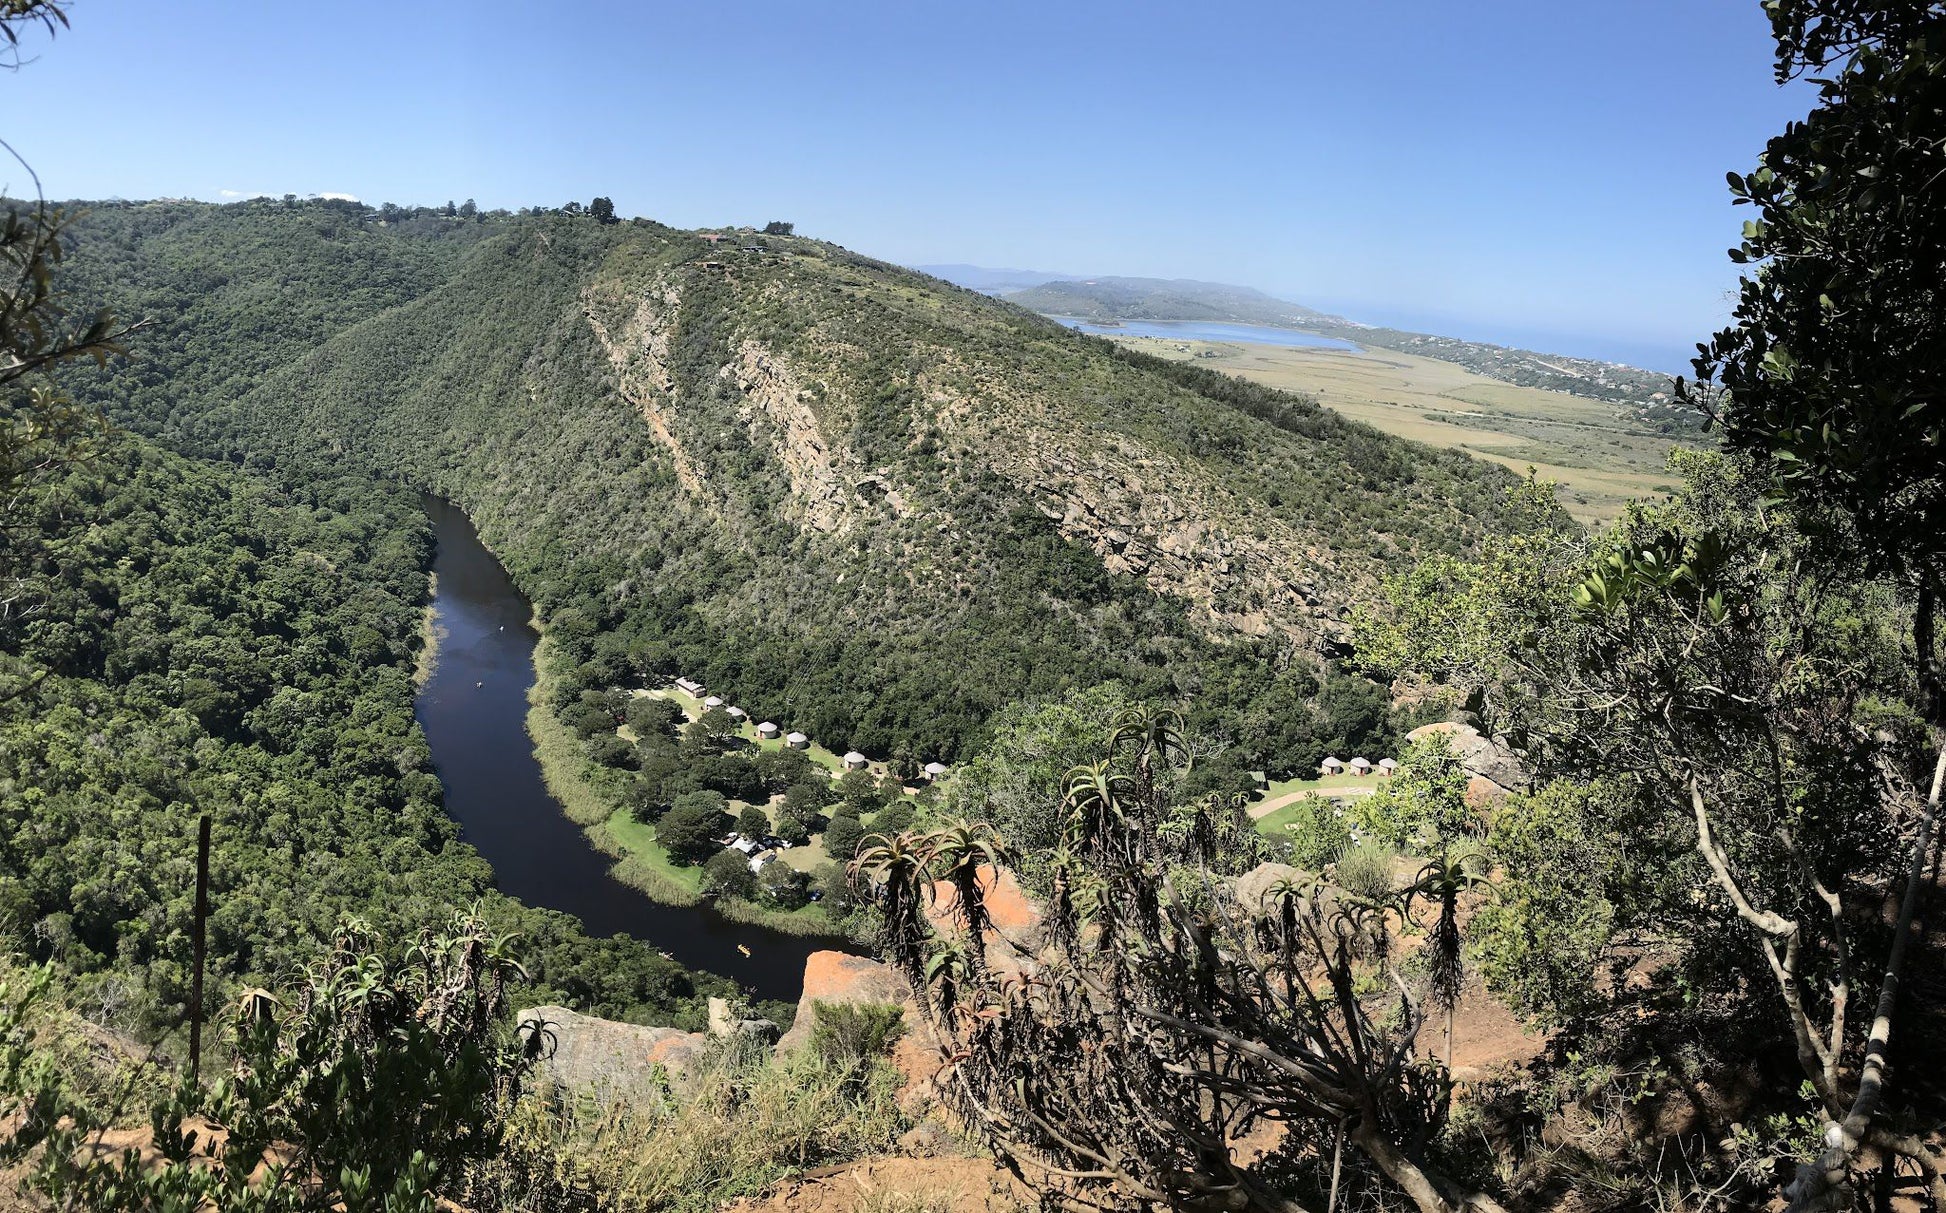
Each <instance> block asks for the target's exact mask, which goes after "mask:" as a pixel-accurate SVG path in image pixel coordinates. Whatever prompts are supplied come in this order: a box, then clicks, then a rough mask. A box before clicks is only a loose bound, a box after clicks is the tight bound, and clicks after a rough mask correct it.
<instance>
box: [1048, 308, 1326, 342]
mask: <svg viewBox="0 0 1946 1213" xmlns="http://www.w3.org/2000/svg"><path fill="white" fill-rule="evenodd" d="M1048 319H1050V320H1058V321H1060V322H1061V323H1062V324H1065V325H1067V326H1068V327H1069V328H1071V329H1076V330H1079V331H1080V332H1083V333H1094V334H1096V335H1097V336H1102V337H1166V338H1171V339H1173V340H1176V341H1234V342H1238V343H1241V344H1243V345H1292V346H1305V347H1308V348H1312V349H1325V350H1355V349H1357V348H1358V347H1357V346H1356V345H1353V344H1352V343H1351V342H1349V341H1340V340H1338V339H1337V338H1336V337H1320V336H1319V335H1318V334H1316V333H1306V332H1300V331H1299V330H1297V329H1281V328H1272V327H1271V326H1269V325H1266V324H1216V323H1212V322H1209V321H1204V320H1118V321H1115V322H1114V323H1112V324H1102V323H1099V322H1097V321H1093V320H1083V319H1081V318H1080V317H1079V316H1050V317H1048Z"/></svg>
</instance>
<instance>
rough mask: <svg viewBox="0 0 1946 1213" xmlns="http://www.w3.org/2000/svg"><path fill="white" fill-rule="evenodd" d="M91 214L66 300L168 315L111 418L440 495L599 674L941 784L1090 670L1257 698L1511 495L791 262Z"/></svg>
mask: <svg viewBox="0 0 1946 1213" xmlns="http://www.w3.org/2000/svg"><path fill="white" fill-rule="evenodd" d="M88 205H89V206H90V207H91V209H92V212H93V213H92V216H91V217H90V218H89V219H88V220H87V221H86V222H85V223H84V224H82V225H81V226H80V227H79V228H78V229H77V232H78V236H79V240H80V242H81V247H83V248H85V250H86V255H85V256H77V257H75V258H74V259H73V260H72V261H71V262H70V270H71V272H72V274H73V275H74V276H73V278H72V279H71V283H72V285H73V287H74V289H76V290H77V292H78V293H79V294H80V295H81V296H82V297H84V298H88V299H90V300H92V299H94V298H99V299H100V300H101V301H102V302H105V303H108V304H111V305H112V306H114V307H115V308H116V309H117V310H118V311H120V312H121V313H123V314H125V315H155V316H157V317H160V318H161V319H162V322H163V323H162V327H161V328H160V329H159V330H158V331H155V332H151V333H148V334H144V336H143V339H142V342H141V355H142V356H141V357H140V359H139V360H137V361H136V362H134V363H132V364H131V365H129V366H127V367H126V368H123V369H120V370H117V371H115V372H114V373H113V374H111V376H109V377H108V378H107V379H106V381H105V382H106V388H105V399H106V401H107V403H108V405H109V407H110V409H111V411H112V412H113V414H114V415H115V416H116V417H117V418H118V419H120V420H121V421H123V422H124V423H126V424H128V425H129V426H131V427H132V428H135V429H137V430H141V431H144V432H148V433H151V434H155V435H158V436H160V437H162V438H163V439H165V440H166V441H168V442H170V443H172V444H174V445H176V446H178V447H181V448H183V449H187V450H191V451H197V452H202V453H207V454H216V455H220V456H224V457H228V458H232V459H235V460H239V461H243V462H245V463H247V464H250V465H253V466H257V467H260V468H264V469H270V468H275V467H282V468H283V469H284V470H285V471H286V472H289V473H291V474H292V475H293V476H294V477H297V478H301V475H302V473H303V469H304V468H306V467H308V466H312V465H316V464H318V463H319V461H321V460H322V461H349V462H350V463H351V464H353V465H356V466H359V467H363V468H369V469H372V470H375V471H378V472H380V473H382V474H385V475H388V476H394V477H397V478H400V479H403V480H406V481H409V482H411V483H414V484H418V485H424V486H427V487H431V488H433V489H436V490H437V491H439V492H441V493H444V494H447V495H450V496H451V497H453V498H454V499H455V500H457V501H459V502H460V503H461V504H463V505H464V506H465V507H466V508H467V509H468V510H469V511H470V512H471V513H472V514H473V515H474V517H475V518H476V520H477V521H478V522H479V523H480V526H481V530H482V534H483V536H484V537H485V538H486V540H487V541H488V542H489V543H490V544H491V545H492V546H493V547H494V548H495V549H496V550H497V551H498V552H499V553H500V554H501V555H502V557H503V558H504V559H505V561H506V562H507V564H508V566H509V568H510V569H511V570H512V571H513V573H514V575H515V577H516V578H517V579H518V581H519V582H520V584H521V585H522V586H523V587H524V588H525V589H526V590H527V591H528V592H529V593H530V595H531V596H532V597H533V598H534V599H535V600H536V603H537V605H538V606H539V608H540V609H541V611H542V613H543V615H544V617H545V618H546V619H547V620H548V622H549V624H550V626H551V628H552V632H553V635H554V636H555V638H556V639H557V641H559V643H560V644H561V645H562V647H563V648H564V649H565V650H566V651H567V652H568V653H570V654H571V655H572V656H573V657H574V658H576V660H577V661H579V662H580V663H581V664H582V671H581V673H582V677H583V679H584V680H585V681H586V682H588V683H589V684H590V685H602V684H606V683H612V682H615V681H622V680H625V679H627V678H630V677H637V676H642V675H645V674H651V673H656V672H660V673H665V674H666V673H669V672H674V671H682V672H687V673H689V674H692V675H695V676H698V677H702V678H704V679H706V680H708V681H709V682H710V683H711V684H712V685H713V686H718V687H721V688H724V689H726V690H728V691H731V692H733V693H735V694H736V695H737V696H738V697H739V699H740V700H741V701H742V702H743V704H744V705H745V706H746V707H748V708H749V709H750V710H751V711H752V712H757V713H762V714H766V715H773V716H777V717H778V718H779V719H789V720H791V721H792V722H793V723H795V724H797V725H798V727H802V728H805V729H806V731H809V732H812V733H813V734H814V735H815V736H817V737H818V738H819V739H820V740H823V741H825V742H827V743H828V744H831V745H834V746H837V747H839V748H843V747H845V746H856V747H858V748H860V749H864V750H866V751H868V752H874V753H891V752H894V751H898V750H904V751H906V752H910V753H914V754H919V755H923V756H928V757H930V756H937V757H942V758H947V759H951V758H952V757H954V756H955V755H956V754H958V753H960V752H962V751H963V750H964V748H965V747H966V745H967V743H968V742H969V740H970V739H971V738H973V737H974V736H975V735H976V734H977V730H978V728H979V727H980V724H981V722H982V721H983V720H984V719H985V718H986V716H987V715H988V714H989V713H990V712H991V711H992V710H993V709H995V708H997V707H998V706H1000V705H1002V704H1005V703H1007V702H1010V701H1012V700H1014V699H1017V698H1019V697H1021V696H1023V695H1028V694H1033V693H1046V692H1051V691H1055V690H1058V689H1061V688H1064V687H1067V686H1070V685H1075V684H1081V683H1090V682H1096V681H1100V680H1103V679H1107V678H1121V679H1124V680H1126V681H1128V682H1129V683H1130V684H1131V685H1132V687H1134V688H1135V689H1136V690H1137V691H1154V692H1160V693H1165V694H1168V695H1171V696H1174V695H1178V694H1183V693H1190V692H1201V693H1203V696H1204V699H1205V701H1206V702H1212V703H1217V704H1219V705H1220V704H1222V703H1224V702H1230V703H1234V704H1244V703H1248V702H1252V701H1255V700H1258V699H1261V698H1262V692H1263V691H1264V690H1265V688H1266V686H1267V684H1268V682H1269V680H1270V678H1271V677H1272V673H1271V672H1272V670H1274V669H1276V668H1283V667H1284V666H1285V665H1287V664H1288V661H1289V659H1290V658H1291V656H1292V655H1293V654H1296V655H1299V656H1302V655H1304V654H1308V653H1311V652H1313V651H1315V650H1318V649H1319V648H1325V647H1329V646H1330V645H1331V644H1332V643H1333V638H1334V636H1335V634H1336V629H1337V623H1336V616H1337V615H1338V614H1339V613H1340V612H1341V611H1342V609H1343V607H1344V606H1345V605H1346V604H1347V603H1348V602H1349V601H1351V600H1353V599H1354V598H1356V597H1357V596H1358V595H1360V594H1361V593H1362V592H1364V591H1365V590H1366V589H1367V587H1370V586H1372V585H1373V584H1374V583H1375V582H1376V580H1377V578H1378V577H1379V575H1380V574H1381V573H1383V572H1385V571H1387V570H1396V569H1400V568H1404V567H1407V566H1408V565H1410V564H1411V563H1412V562H1413V561H1414V560H1415V559H1417V558H1420V557H1422V556H1424V555H1426V554H1428V553H1431V552H1435V551H1449V552H1461V551H1466V550H1469V549H1470V548H1471V547H1472V546H1473V545H1474V544H1475V542H1476V541H1477V539H1478V538H1479V536H1480V534H1481V533H1482V530H1483V529H1484V528H1490V527H1492V526H1493V525H1494V519H1495V518H1496V514H1497V511H1498V510H1499V509H1500V508H1501V505H1502V501H1503V493H1502V490H1503V488H1504V486H1505V485H1506V483H1507V481H1508V474H1507V473H1505V472H1503V471H1501V470H1500V469H1497V468H1494V467H1491V466H1488V465H1484V464H1481V463H1476V462H1473V461H1471V460H1469V459H1467V458H1465V457H1463V456H1460V455H1458V454H1454V453H1448V452H1437V451H1433V450H1431V449H1428V448H1425V447H1422V446H1418V445H1415V444H1412V443H1408V442H1404V441H1401V440H1398V439H1394V438H1391V437H1387V436H1385V435H1382V434H1380V433H1378V432H1377V431H1375V430H1372V429H1369V428H1367V427H1364V426H1360V425H1356V424H1352V423H1348V422H1346V421H1344V420H1342V419H1341V418H1339V417H1337V416H1336V415H1335V414H1332V413H1329V412H1327V411H1324V410H1321V409H1320V408H1318V407H1317V406H1316V405H1315V404H1313V403H1311V402H1309V401H1307V400H1304V399H1300V398H1297V397H1293V396H1290V395H1286V394H1282V393H1278V392H1274V391H1271V390H1268V389H1264V388H1261V387H1257V386H1253V385H1248V384H1244V383H1241V382H1239V381H1235V380H1231V379H1228V378H1224V377H1221V376H1216V375H1212V374H1209V373H1207V372H1203V371H1200V370H1198V369H1195V368H1190V367H1185V366H1179V365H1172V364H1168V363H1164V362H1161V361H1159V360H1154V359H1149V358H1146V357H1143V356H1140V355H1135V354H1130V353H1128V352H1125V351H1122V350H1119V349H1117V348H1116V347H1114V346H1113V345H1112V344H1110V343H1108V342H1105V341H1100V340H1095V339H1090V338H1085V337H1081V336H1078V335H1075V334H1072V333H1069V332H1067V331H1066V330H1064V329H1062V328H1061V327H1060V326H1058V325H1056V324H1054V323H1053V322H1051V321H1047V320H1044V319H1042V318H1040V317H1037V316H1033V315H1031V314H1029V313H1026V312H1024V311H1022V310H1020V309H1018V308H1015V307H1013V306H1011V305H1008V304H1005V303H1001V302H997V301H994V300H991V299H988V298H985V297H983V296H980V295H977V294H975V293H973V292H969V291H963V290H959V289H957V288H953V287H949V286H947V285H945V284H943V283H940V282H938V281H937V280H934V279H931V278H927V277H925V276H923V275H920V274H915V273H912V272H910V271H906V270H901V269H898V268H896V267H893V266H889V265H886V264H883V263H880V262H876V261H872V260H869V259H867V258H864V257H860V256H858V255H855V254H853V253H850V252H847V251H845V250H843V249H840V248H837V247H835V246H832V245H829V244H825V243H821V242H818V241H814V240H808V239H801V238H791V237H775V236H756V235H751V234H748V233H738V234H734V235H732V237H731V238H730V239H729V240H727V241H724V242H722V243H718V244H713V243H710V242H708V241H706V240H705V239H704V238H703V236H702V235H700V234H698V233H691V232H682V231H676V230H672V229H669V228H665V227H661V226H658V225H655V224H652V223H648V222H646V221H642V220H635V221H631V222H624V223H618V224H603V223H599V222H597V221H596V220H594V219H592V218H589V217H585V216H571V215H563V214H546V215H532V216H525V215H523V216H491V217H489V216H474V217H471V218H462V217H452V218H447V217H443V216H437V215H434V216H427V215H424V214H421V215H419V216H418V217H406V216H403V215H400V216H398V217H396V220H395V221H393V222H387V221H386V216H385V215H384V214H383V213H381V212H379V211H374V210H371V209H370V208H365V207H360V206H358V205H356V204H351V203H333V202H306V203H297V204H295V205H286V204H284V203H280V202H273V201H259V202H251V203H245V204H238V205H232V206H224V207H216V206H208V205H202V204H193V203H146V204H124V203H97V204H88ZM573 689H574V688H572V687H570V688H569V690H570V692H571V691H572V690H573Z"/></svg>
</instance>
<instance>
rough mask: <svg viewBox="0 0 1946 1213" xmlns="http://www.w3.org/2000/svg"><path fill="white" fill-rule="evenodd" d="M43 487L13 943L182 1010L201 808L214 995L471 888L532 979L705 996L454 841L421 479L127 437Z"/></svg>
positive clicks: (8, 893)
mask: <svg viewBox="0 0 1946 1213" xmlns="http://www.w3.org/2000/svg"><path fill="white" fill-rule="evenodd" d="M29 506H30V508H29V510H28V513H27V517H26V519H25V520H24V521H25V523H26V524H27V526H28V527H30V528H31V531H29V532H28V533H26V534H24V535H22V534H18V533H17V534H16V536H15V544H16V547H15V550H16V551H18V550H20V548H22V547H25V546H27V545H28V544H30V543H31V545H32V559H31V563H30V564H29V565H28V566H27V567H26V568H25V569H23V570H21V575H22V577H23V579H24V580H25V582H26V583H27V586H28V589H29V592H30V593H31V595H32V602H33V609H32V610H31V611H30V612H29V613H27V614H26V615H25V616H24V617H23V618H20V619H18V620H16V621H15V622H14V624H13V625H12V626H10V627H9V628H8V629H7V632H6V636H5V644H4V647H3V648H0V652H3V653H4V660H5V662H6V667H5V669H6V673H7V674H8V675H9V677H10V680H12V681H13V687H12V689H13V691H14V693H12V694H9V695H8V696H7V698H6V699H5V700H4V701H0V829H4V830H5V832H6V836H7V839H8V845H7V846H6V847H5V848H4V849H0V947H4V948H6V949H7V950H9V951H18V952H21V953H24V954H25V955H27V956H30V957H34V958H37V959H46V960H53V961H58V962H59V963H60V964H61V966H62V967H63V968H64V969H65V970H66V971H67V972H69V973H70V974H71V975H72V976H73V978H74V979H75V980H76V982H78V983H79V986H80V988H81V989H83V990H84V991H85V992H86V998H87V1000H88V1005H90V1006H92V1007H94V1008H95V1009H96V1010H97V1011H98V1012H99V1013H101V1014H102V1015H103V1017H104V1018H105V1019H106V1020H107V1021H108V1022H110V1023H112V1024H114V1025H116V1026H118V1027H121V1028H124V1029H127V1030H130V1031H134V1032H136V1033H138V1034H141V1035H147V1034H150V1033H153V1032H157V1031H165V1030H173V1029H174V1028H175V1027H177V1026H178V1025H179V1023H180V1018H181V1013H182V1008H183V1006H184V1005H185V1002H186V999H187V996H188V976H189V975H188V953H187V951H186V949H185V947H184V942H185V940H186V938H187V934H186V933H187V930H188V926H189V913H190V908H191V907H190V901H191V892H192V885H193V881H192V880H191V876H192V875H193V871H194V861H195V832H196V821H197V818H198V816H199V815H201V814H205V813H206V814H208V815H209V816H210V817H211V818H212V819H213V827H214V828H213V830H212V835H213V839H214V846H213V855H212V883H213V886H214V890H215V896H214V898H213V900H212V914H211V919H210V954H211V957H212V961H213V967H214V972H215V979H214V981H213V986H214V988H215V989H216V990H217V991H221V990H223V989H224V988H227V986H228V985H229V984H230V982H231V981H232V980H234V979H248V980H250V981H254V982H258V983H262V982H266V981H271V980H274V979H278V978H281V977H283V976H285V975H287V974H288V973H290V972H291V971H293V970H294V969H296V968H297V967H299V966H300V965H302V964H303V963H305V962H306V961H307V960H308V959H309V958H310V956H311V955H312V954H313V952H314V951H315V949H316V947H317V945H318V942H319V941H320V940H323V939H327V938H329V936H330V933H331V931H332V930H333V929H334V927H335V925H336V923H337V921H338V919H339V917H340V916H342V915H356V916H358V917H360V918H362V919H364V920H365V921H367V922H369V923H371V924H372V926H373V927H374V928H375V929H377V930H380V931H383V932H385V933H386V934H388V935H390V936H394V937H398V936H402V935H410V934H411V933H412V932H413V931H414V930H415V929H416V927H417V924H419V923H422V922H431V921H435V920H437V919H439V918H441V917H442V916H443V915H444V914H445V913H446V912H447V910H448V909H449V908H450V907H454V906H467V905H472V904H475V903H478V904H479V905H480V907H481V911H482V913H483V914H485V915H486V916H487V918H488V919H489V920H490V921H492V922H493V923H494V924H495V925H496V926H497V927H499V928H500V929H502V930H507V931H519V932H521V933H522V934H523V936H524V937H525V939H526V944H525V947H526V948H527V952H526V956H527V962H528V965H529V968H530V972H531V975H532V978H533V981H534V984H535V987H536V989H537V991H541V992H547V993H550V994H554V995H559V996H565V997H569V998H572V999H573V1000H574V1001H575V1002H577V1003H579V1004H581V1005H586V1006H589V1007H591V1008H596V1007H598V1008H602V1009H603V1010H604V1011H605V1012H606V1013H608V1014H613V1015H617V1016H621V1015H628V1014H636V1015H653V1016H658V1017H669V1016H684V1015H692V1016H693V1015H694V1014H695V1013H696V1004H695V999H696V998H697V996H698V995H697V990H698V985H697V980H696V979H694V978H692V976H691V975H690V974H689V973H687V972H685V971H684V970H683V969H682V968H681V967H680V966H678V965H675V964H673V963H671V962H669V961H666V960H663V959H662V958H660V957H658V956H657V955H655V954H654V953H653V952H652V951H650V950H649V949H648V948H647V947H645V946H644V945H642V944H640V943H635V942H631V941H628V940H606V941H603V940H593V939H590V938H588V937H587V936H586V935H584V934H583V933H582V932H581V930H580V927H579V925H578V924H576V923H575V922H574V921H573V920H572V919H570V918H568V917H567V916H565V915H561V914H554V913H549V912H544V911H539V910H534V909H530V908H527V907H524V906H521V905H519V904H517V903H514V902H512V901H510V900H508V899H506V898H504V897H501V896H499V895H498V894H496V893H494V892H493V876H492V872H491V871H490V870H489V869H488V868H487V866H486V864H485V863H483V862H482V861H481V860H480V859H479V858H478V857H477V856H476V855H475V854H474V853H473V851H472V849H471V848H470V847H467V846H465V845H463V844H461V843H459V842H458V841H457V835H458V827H457V826H456V825H455V824H454V822H453V821H452V820H451V819H450V818H448V817H447V816H446V815H445V813H444V812H443V811H442V809H441V795H440V787H439V781H438V780H437V778H435V777H434V775H433V773H432V769H431V763H430V756H429V754H428V752H427V750H426V743H425V738H424V736H423V734H422V733H421V732H420V731H419V728H418V726H417V725H416V723H415V722H414V720H413V716H412V695H413V683H412V663H413V659H414V656H415V654H416V652H417V649H418V646H419V643H420V636H419V629H420V603H421V602H422V601H423V600H424V596H425V572H424V570H425V566H426V562H427V560H428V558H429V555H430V544H431V536H430V534H429V532H428V528H427V525H426V521H425V517H424V515H423V514H421V513H420V512H419V509H418V504H417V499H416V497H415V495H414V494H411V493H408V492H404V491H401V490H399V489H396V488H388V487H386V486H382V485H379V484H376V483H374V482H372V481H369V480H367V479H364V478H362V477H358V476H351V475H348V476H343V477H338V478H330V479H326V478H318V479H314V480H312V481H311V482H309V483H308V484H307V485H306V486H305V487H304V488H303V489H301V490H284V489H279V488H273V487H271V486H268V485H266V484H265V483H263V482H262V481H261V480H258V479H256V478H254V477H251V476H248V475H245V474H243V473H240V472H238V471H236V470H234V469H227V468H223V467H220V466H214V465H207V464H196V463H192V462H190V461H188V460H185V459H183V458H181V457H180V456H176V455H172V454H167V453H164V452H162V451H159V450H157V449H155V448H154V447H153V446H152V445H150V444H148V443H146V442H143V441H141V440H139V439H134V438H124V439H121V440H118V441H116V442H114V443H113V445H111V446H110V447H109V448H108V449H106V450H105V451H103V452H102V453H101V454H100V455H99V457H98V458H97V459H96V460H94V461H92V462H91V463H90V464H89V465H88V466H85V467H80V468H76V469H71V470H70V471H69V472H68V473H67V474H66V475H65V476H64V477H63V478H62V479H60V480H58V481H55V482H52V483H49V484H47V485H45V486H43V487H42V488H41V489H40V490H39V491H37V492H36V493H35V494H34V495H33V496H32V498H31V501H30V503H29ZM23 684H24V685H23ZM704 984H705V985H706V986H707V987H708V988H710V989H719V988H726V987H725V985H724V983H721V982H719V981H717V980H716V979H708V980H707V981H706V982H705V983H704Z"/></svg>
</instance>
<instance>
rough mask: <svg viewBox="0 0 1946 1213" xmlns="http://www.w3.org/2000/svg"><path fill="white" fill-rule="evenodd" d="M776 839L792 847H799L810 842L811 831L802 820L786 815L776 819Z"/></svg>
mask: <svg viewBox="0 0 1946 1213" xmlns="http://www.w3.org/2000/svg"><path fill="white" fill-rule="evenodd" d="M777 837H779V838H781V839H783V840H784V841H785V842H788V843H790V844H791V845H792V846H794V847H801V846H803V845H804V844H805V843H807V842H809V841H811V830H810V827H809V826H807V825H805V824H804V822H803V821H802V820H800V819H799V818H796V817H792V816H791V815H790V814H788V813H786V814H784V815H783V816H782V817H779V818H778V819H777Z"/></svg>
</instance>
